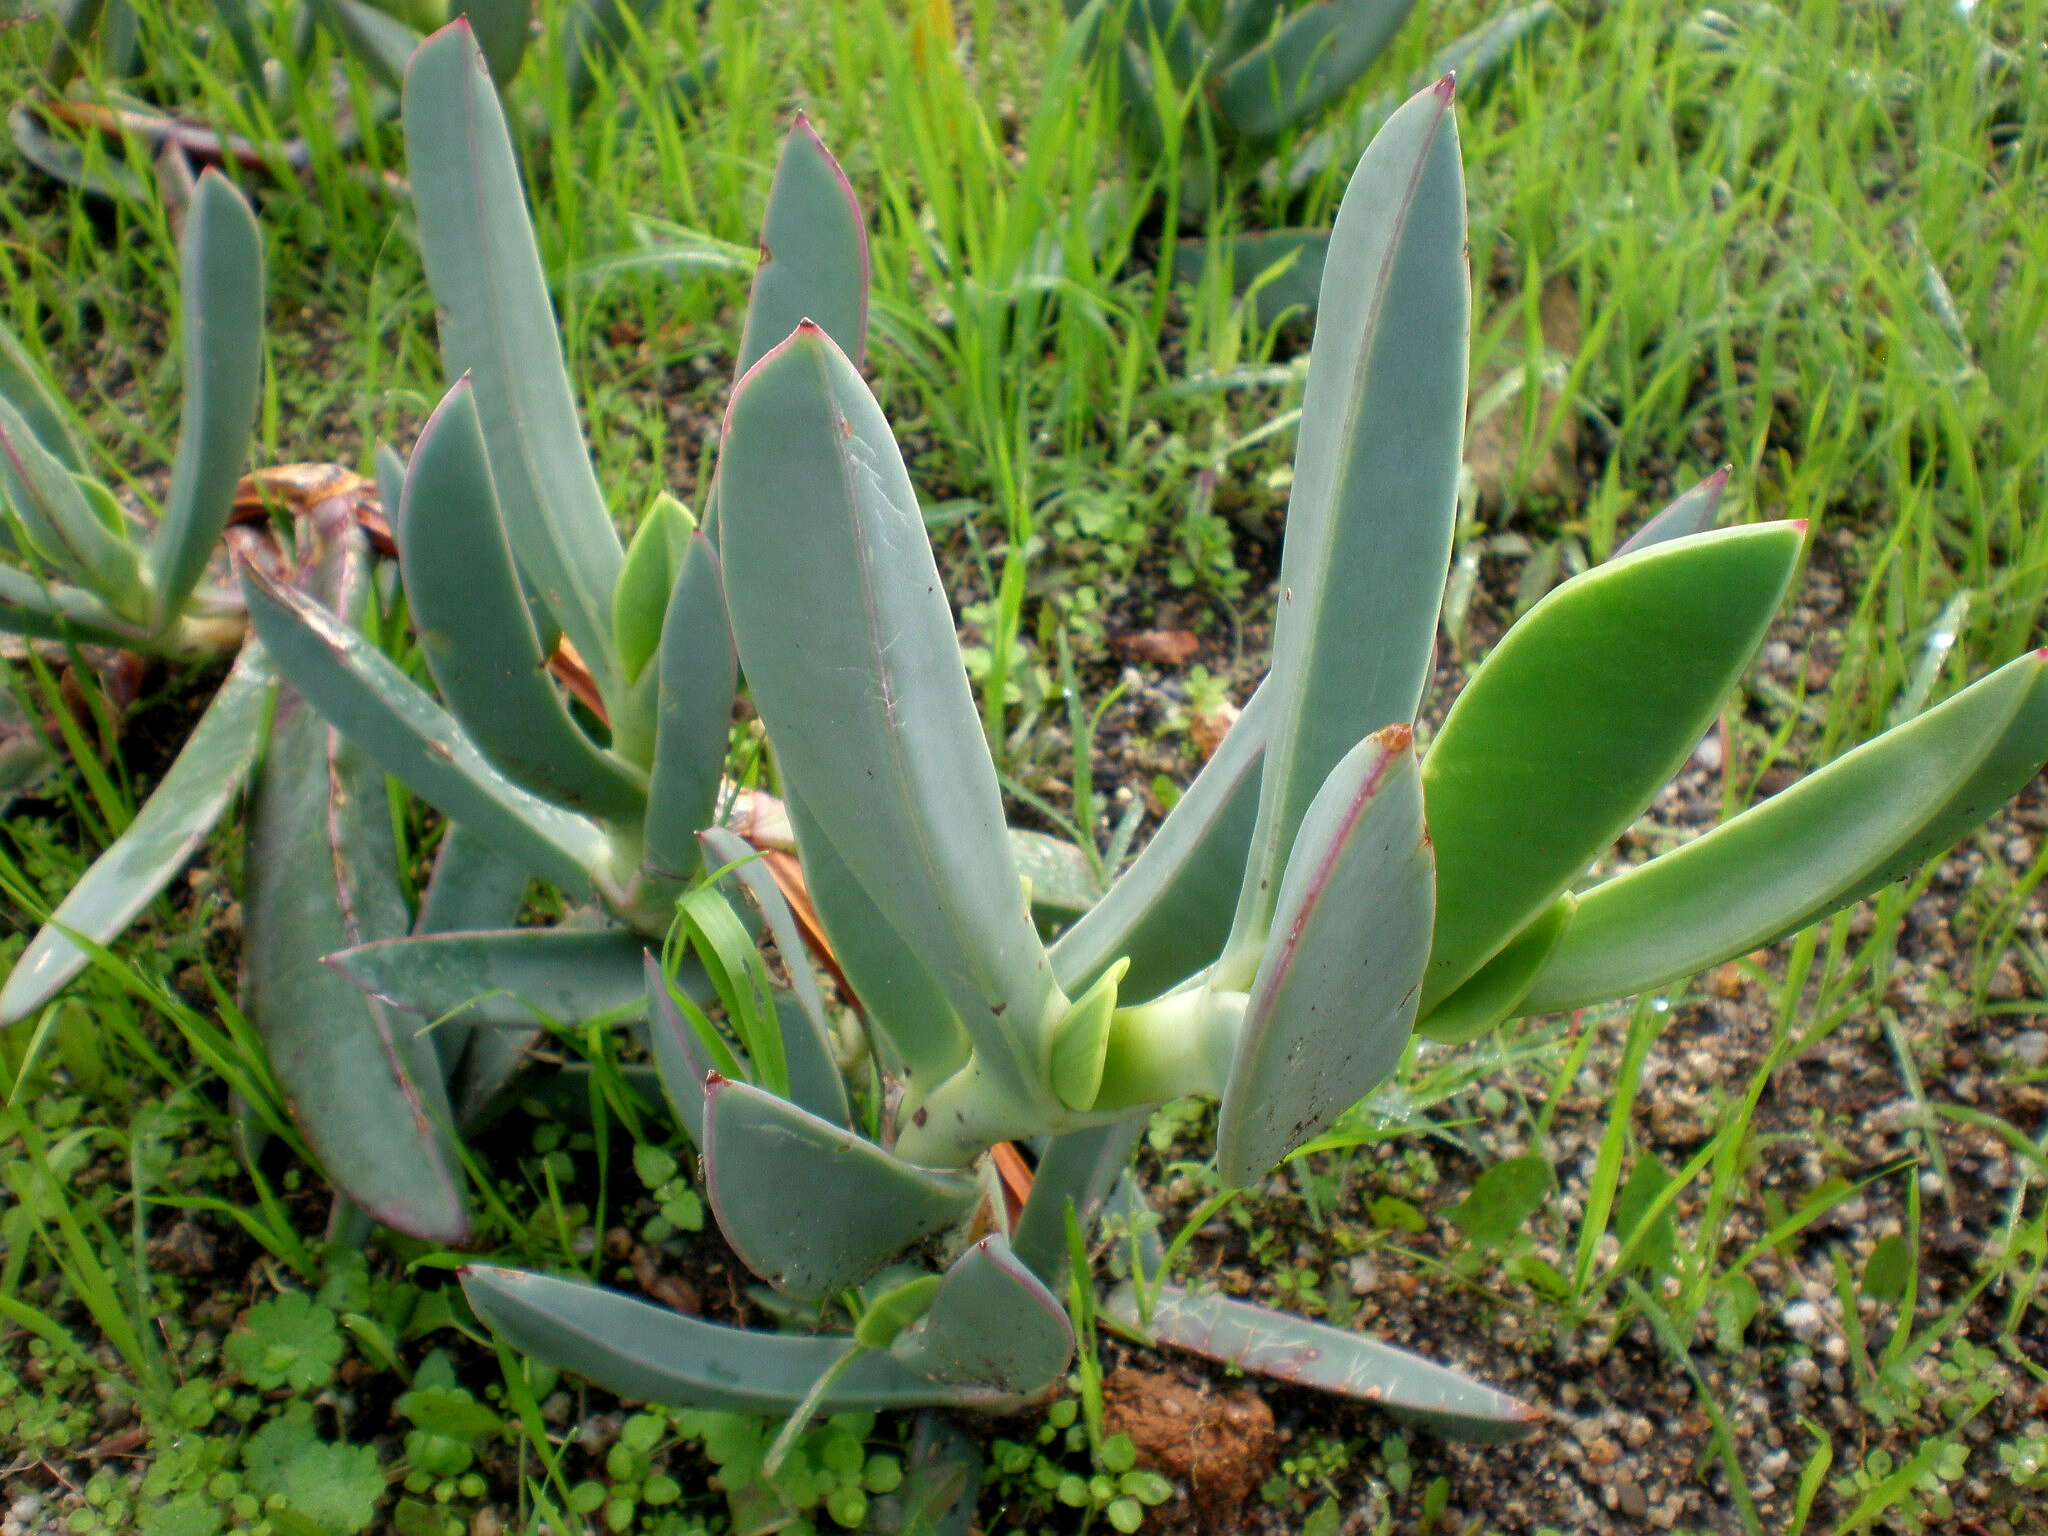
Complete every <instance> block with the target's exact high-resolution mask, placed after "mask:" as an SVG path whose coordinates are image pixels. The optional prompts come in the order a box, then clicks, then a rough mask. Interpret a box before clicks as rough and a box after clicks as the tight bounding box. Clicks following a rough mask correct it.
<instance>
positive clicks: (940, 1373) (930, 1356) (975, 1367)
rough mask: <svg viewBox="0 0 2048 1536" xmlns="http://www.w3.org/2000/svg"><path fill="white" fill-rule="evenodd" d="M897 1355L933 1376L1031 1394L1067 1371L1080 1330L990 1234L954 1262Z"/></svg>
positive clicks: (903, 1336) (902, 1340) (893, 1347)
mask: <svg viewBox="0 0 2048 1536" xmlns="http://www.w3.org/2000/svg"><path fill="white" fill-rule="evenodd" d="M890 1353H891V1354H893V1355H895V1356H896V1358H897V1359H899V1360H901V1361H902V1362H903V1363H904V1364H905V1365H908V1366H909V1367H910V1368H911V1369H912V1370H914V1371H916V1372H918V1373H919V1374H920V1375H924V1376H929V1377H931V1378H932V1379H933V1380H934V1381H943V1382H947V1383H950V1384H953V1385H956V1386H965V1387H979V1388H982V1389H984V1390H986V1391H990V1392H994V1393H997V1394H999V1395H1001V1396H1004V1397H1028V1396H1029V1395H1031V1394H1032V1393H1034V1392H1041V1391H1043V1390H1044V1389H1045V1388H1047V1387H1049V1386H1051V1385H1052V1384H1053V1383H1054V1382H1056V1381H1058V1380H1059V1379H1060V1377H1061V1376H1062V1375H1063V1374H1065V1372H1066V1369H1067V1363H1068V1362H1069V1361H1070V1360H1072V1359H1073V1358H1074V1327H1073V1324H1072V1323H1070V1322H1068V1321H1067V1313H1066V1309H1065V1308H1064V1307H1062V1306H1061V1305H1060V1304H1059V1301H1058V1300H1057V1299H1056V1298H1055V1297H1054V1296H1053V1294H1052V1292H1050V1291H1048V1290H1047V1289H1046V1288H1045V1286H1044V1284H1043V1283H1042V1282H1041V1281H1040V1280H1039V1279H1038V1277H1037V1276H1036V1275H1034V1274H1032V1273H1031V1271H1030V1270H1028V1269H1026V1268H1025V1267H1024V1265H1023V1263H1022V1262H1021V1261H1020V1260H1019V1259H1018V1258H1017V1256H1016V1254H1014V1253H1012V1252H1011V1251H1010V1245H1009V1244H1008V1243H1006V1242H1005V1241H1003V1239H1002V1238H1000V1237H984V1238H983V1239H982V1240H981V1241H980V1242H978V1243H976V1244H974V1246H972V1247H971V1248H969V1249H968V1250H967V1251H966V1252H965V1253H963V1254H961V1255H960V1257H959V1258H958V1259H956V1260H954V1261H953V1265H952V1267H951V1268H950V1269H948V1270H947V1271H946V1276H945V1279H944V1280H942V1281H941V1282H940V1283H939V1289H938V1292H937V1294H936V1295H934V1296H933V1297H932V1304H931V1308H930V1310H928V1311H927V1312H926V1313H925V1315H924V1317H923V1318H922V1319H920V1320H919V1321H918V1322H916V1323H914V1324H912V1325H911V1327H910V1328H909V1329H908V1330H907V1331H906V1332H904V1333H903V1334H901V1335H900V1336H899V1337H898V1338H897V1339H896V1341H895V1343H894V1344H892V1345H891V1346H890Z"/></svg>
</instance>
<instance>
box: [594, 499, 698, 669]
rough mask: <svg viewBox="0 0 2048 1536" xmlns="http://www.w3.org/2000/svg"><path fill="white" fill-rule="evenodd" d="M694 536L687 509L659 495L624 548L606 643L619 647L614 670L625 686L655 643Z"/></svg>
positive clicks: (651, 653) (651, 655) (650, 654)
mask: <svg viewBox="0 0 2048 1536" xmlns="http://www.w3.org/2000/svg"><path fill="white" fill-rule="evenodd" d="M696 531H697V520H696V519H695V518H694V517H692V516H691V515H690V509H689V508H688V507H686V506H684V505H683V504H682V503H681V502H680V501H677V500H676V499H675V497H673V496H671V495H669V493H668V492H667V491H663V492H661V493H660V494H659V495H657V496H656V497H655V498H654V500H653V502H652V503H651V504H650V505H649V506H648V508H647V515H646V516H645V517H643V518H641V519H640V526H639V528H638V529H636V530H635V531H634V534H633V542H632V543H631V544H629V545H627V546H626V563H625V564H624V565H623V566H621V567H620V568H619V586H618V590H617V591H616V592H614V593H613V594H612V642H613V644H615V645H617V646H618V648H619V665H620V667H621V668H622V669H623V670H624V672H625V677H626V681H627V682H629V683H630V682H634V681H637V680H638V678H639V676H640V670H641V668H643V667H645V666H646V665H647V663H648V662H649V661H651V660H652V659H653V658H654V653H655V650H656V649H657V648H658V647H659V646H660V644H661V630H662V625H663V622H664V621H665V620H666V619H667V618H668V603H669V596H670V594H671V593H673V592H674V591H675V586H676V573H677V572H678V571H679V570H680V569H681V568H682V564H683V555H684V553H685V552H686V551H687V550H688V549H689V547H690V535H691V534H693V533H695V532H696Z"/></svg>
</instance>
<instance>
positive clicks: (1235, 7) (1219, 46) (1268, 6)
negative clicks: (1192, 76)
mask: <svg viewBox="0 0 2048 1536" xmlns="http://www.w3.org/2000/svg"><path fill="white" fill-rule="evenodd" d="M1279 16H1280V0H1228V3H1227V4H1225V6H1224V7H1223V17H1222V19H1221V20H1220V21H1219V22H1218V23H1217V25H1216V44H1215V47H1216V56H1217V57H1218V58H1219V59H1225V60H1234V59H1236V58H1237V57H1238V56H1239V55H1240V54H1242V53H1243V52H1244V51H1245V50H1246V49H1248V48H1255V47H1257V46H1258V45H1259V44H1260V43H1262V42H1264V41H1265V40H1266V37H1267V34H1269V33H1270V32H1271V31H1272V30H1273V23H1274V22H1275V21H1276V20H1278V19H1279Z"/></svg>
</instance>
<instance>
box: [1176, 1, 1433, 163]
mask: <svg viewBox="0 0 2048 1536" xmlns="http://www.w3.org/2000/svg"><path fill="white" fill-rule="evenodd" d="M1414 8H1415V0H1317V3H1316V4H1314V5H1307V6H1303V7H1302V8H1301V9H1300V10H1298V11H1296V12H1295V13H1294V14H1293V15H1292V16H1290V17H1288V19H1287V22H1286V24H1285V25H1284V26H1282V27H1281V28H1280V30H1279V31H1278V32H1276V33H1274V34H1273V36H1272V37H1270V38H1268V39H1267V40H1266V41H1265V42H1264V43H1262V44H1261V45H1260V46H1259V47H1257V48H1254V49H1253V50H1252V51H1251V52H1250V53H1247V54H1246V55H1245V56H1244V57H1243V58H1242V59H1240V60H1238V62H1237V63H1236V64H1234V65H1232V66H1231V67H1230V68H1229V69H1227V70H1225V71H1224V72H1223V73H1222V75H1221V76H1219V77H1218V79H1217V81H1216V85H1215V88H1214V92H1213V96H1212V99H1213V100H1214V101H1215V103H1216V110H1217V111H1219V112H1220V113H1222V114H1223V118H1224V120H1225V121H1226V122H1228V123H1229V124H1230V126H1231V128H1232V130H1233V131H1234V132H1236V134H1237V135H1238V136H1239V137H1240V138H1245V139H1251V140H1254V141H1257V140H1261V139H1272V138H1278V137H1279V136H1280V135H1281V134H1283V133H1285V132H1287V131H1288V130H1289V129H1290V128H1294V127H1297V126H1299V125H1300V124H1302V123H1305V122H1307V121H1309V120H1310V119H1311V118H1313V117H1315V116H1316V114H1318V113H1320V112H1321V111H1323V110H1324V109H1325V108H1326V107H1328V106H1330V105H1331V103H1333V102H1335V101H1336V99H1337V98H1338V97H1339V96H1341V95H1343V94H1344V93H1345V92H1346V91H1347V90H1349V89H1350V88H1351V86H1352V84H1353V83H1354V82H1355V81H1356V80H1357V79H1358V77H1359V76H1360V75H1362V74H1364V73H1365V71H1366V69H1367V68H1368V67H1370V66H1371V64H1372V62H1373V61H1374V60H1375V59H1377V58H1378V57H1379V56H1380V55H1381V54H1382V53H1384V52H1385V51H1386V47H1387V44H1389V43H1390V42H1392V41H1393V40H1394V34H1395V33H1396V32H1399V31H1400V30H1401V23H1402V22H1404V21H1406V20H1407V19H1408V13H1409V12H1410V11H1411V10H1413V9H1414Z"/></svg>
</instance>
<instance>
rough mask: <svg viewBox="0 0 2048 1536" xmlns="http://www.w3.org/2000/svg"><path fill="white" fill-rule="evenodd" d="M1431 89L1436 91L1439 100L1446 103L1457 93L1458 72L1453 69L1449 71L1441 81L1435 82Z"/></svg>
mask: <svg viewBox="0 0 2048 1536" xmlns="http://www.w3.org/2000/svg"><path fill="white" fill-rule="evenodd" d="M1432 89H1434V90H1435V91H1436V93H1437V95H1438V97H1439V98H1441V99H1442V100H1444V101H1446V102H1448V101H1449V100H1450V99H1451V98H1452V97H1453V96H1455V95H1457V93H1458V72H1457V71H1456V70H1455V69H1454V70H1452V71H1450V73H1448V74H1446V75H1445V76H1444V77H1443V79H1441V80H1439V81H1437V83H1436V85H1435V86H1434V87H1432Z"/></svg>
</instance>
